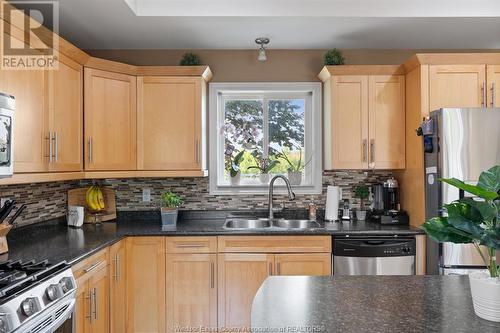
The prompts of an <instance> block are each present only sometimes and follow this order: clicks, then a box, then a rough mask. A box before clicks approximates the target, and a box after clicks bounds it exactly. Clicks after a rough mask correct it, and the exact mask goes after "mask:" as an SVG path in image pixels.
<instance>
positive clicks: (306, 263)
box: [274, 253, 332, 276]
mask: <svg viewBox="0 0 500 333" xmlns="http://www.w3.org/2000/svg"><path fill="white" fill-rule="evenodd" d="M274 261H275V266H276V275H314V276H318V275H319V276H321V275H330V274H331V272H332V256H331V254H330V253H299V254H295V253H293V254H277V255H276V256H275V257H274Z"/></svg>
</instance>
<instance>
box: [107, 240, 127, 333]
mask: <svg viewBox="0 0 500 333" xmlns="http://www.w3.org/2000/svg"><path fill="white" fill-rule="evenodd" d="M126 260H127V257H126V241H125V240H121V241H119V242H118V243H115V244H113V245H112V246H111V247H110V248H109V261H110V266H109V303H110V304H109V305H110V331H111V332H126V331H127V329H126V327H127V280H126V278H127V270H126V268H127V267H126V264H127V261H126Z"/></svg>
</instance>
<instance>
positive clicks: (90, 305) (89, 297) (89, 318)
mask: <svg viewBox="0 0 500 333" xmlns="http://www.w3.org/2000/svg"><path fill="white" fill-rule="evenodd" d="M85 299H88V300H89V314H88V316H85V318H87V319H88V320H89V322H90V323H91V324H92V292H89V294H88V296H86V297H85Z"/></svg>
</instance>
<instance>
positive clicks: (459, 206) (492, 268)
mask: <svg viewBox="0 0 500 333" xmlns="http://www.w3.org/2000/svg"><path fill="white" fill-rule="evenodd" d="M440 181H442V182H445V183H447V184H449V185H451V186H454V187H457V188H458V189H460V190H463V191H465V192H467V193H470V194H472V195H473V196H474V197H476V198H472V197H464V198H462V199H459V200H456V201H453V202H451V203H448V204H445V205H444V208H445V209H446V215H447V216H438V217H434V218H432V219H430V220H428V221H427V222H425V223H424V224H423V225H422V226H421V228H422V229H423V230H425V232H426V233H427V234H428V235H429V236H430V237H431V238H432V239H434V240H436V241H438V242H452V243H470V244H474V246H475V247H476V249H477V250H478V252H479V254H480V256H481V258H482V259H483V261H484V265H485V266H486V267H487V268H488V271H489V274H488V273H487V272H477V273H473V274H471V275H469V280H470V284H471V292H472V297H473V301H474V310H475V311H476V314H477V315H478V316H480V317H482V318H484V319H488V320H493V321H500V278H499V276H500V267H499V266H498V264H497V262H496V250H500V221H499V217H498V214H499V207H500V197H499V191H500V166H498V165H497V166H494V167H492V168H491V169H489V170H487V171H484V172H482V173H481V175H480V176H479V181H478V183H477V184H476V185H470V184H466V183H464V182H463V181H461V180H458V179H456V178H451V179H440ZM481 245H483V246H485V247H486V248H487V255H485V254H484V253H483V251H481V248H480V246H481Z"/></svg>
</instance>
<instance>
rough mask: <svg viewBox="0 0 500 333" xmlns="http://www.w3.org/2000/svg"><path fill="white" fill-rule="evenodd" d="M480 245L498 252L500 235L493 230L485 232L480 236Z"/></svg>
mask: <svg viewBox="0 0 500 333" xmlns="http://www.w3.org/2000/svg"><path fill="white" fill-rule="evenodd" d="M480 244H481V245H485V246H487V247H491V248H494V249H495V250H500V233H498V232H495V231H494V230H486V231H485V232H484V234H483V235H482V236H481V241H480Z"/></svg>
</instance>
